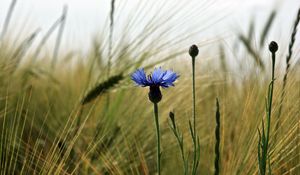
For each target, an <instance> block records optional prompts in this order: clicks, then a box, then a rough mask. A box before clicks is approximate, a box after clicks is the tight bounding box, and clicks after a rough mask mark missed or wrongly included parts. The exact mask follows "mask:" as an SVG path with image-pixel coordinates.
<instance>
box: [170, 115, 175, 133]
mask: <svg viewBox="0 0 300 175" xmlns="http://www.w3.org/2000/svg"><path fill="white" fill-rule="evenodd" d="M169 117H170V119H171V121H172V125H173V127H174V129H175V128H176V123H175V115H174V113H173V112H170V113H169Z"/></svg>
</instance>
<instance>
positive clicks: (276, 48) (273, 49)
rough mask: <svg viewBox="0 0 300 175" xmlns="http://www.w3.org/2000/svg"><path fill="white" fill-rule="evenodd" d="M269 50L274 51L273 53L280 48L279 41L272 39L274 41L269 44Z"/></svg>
mask: <svg viewBox="0 0 300 175" xmlns="http://www.w3.org/2000/svg"><path fill="white" fill-rule="evenodd" d="M269 50H270V52H272V53H275V52H277V50H278V45H277V43H276V42H275V41H272V42H271V43H270V44H269Z"/></svg>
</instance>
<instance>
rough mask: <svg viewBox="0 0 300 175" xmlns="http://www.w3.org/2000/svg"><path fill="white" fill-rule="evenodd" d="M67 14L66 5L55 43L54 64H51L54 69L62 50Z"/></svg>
mask: <svg viewBox="0 0 300 175" xmlns="http://www.w3.org/2000/svg"><path fill="white" fill-rule="evenodd" d="M67 13H68V6H67V5H65V6H64V7H63V13H62V18H61V24H60V27H59V30H58V34H57V37H56V41H55V47H54V52H53V59H52V63H51V67H52V68H55V66H56V62H57V58H58V53H59V48H60V44H61V40H62V36H63V32H64V28H65V24H66V18H67Z"/></svg>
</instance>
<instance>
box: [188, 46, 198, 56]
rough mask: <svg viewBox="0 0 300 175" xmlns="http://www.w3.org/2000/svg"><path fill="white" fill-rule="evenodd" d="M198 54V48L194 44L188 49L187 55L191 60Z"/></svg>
mask: <svg viewBox="0 0 300 175" xmlns="http://www.w3.org/2000/svg"><path fill="white" fill-rule="evenodd" d="M198 53H199V49H198V47H197V46H196V45H195V44H194V45H192V46H191V47H190V49H189V54H190V56H191V57H192V58H195V57H196V56H197V55H198Z"/></svg>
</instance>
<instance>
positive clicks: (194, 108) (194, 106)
mask: <svg viewBox="0 0 300 175" xmlns="http://www.w3.org/2000/svg"><path fill="white" fill-rule="evenodd" d="M192 74H193V114H192V115H193V122H194V135H196V94H195V57H193V58H192Z"/></svg>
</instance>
